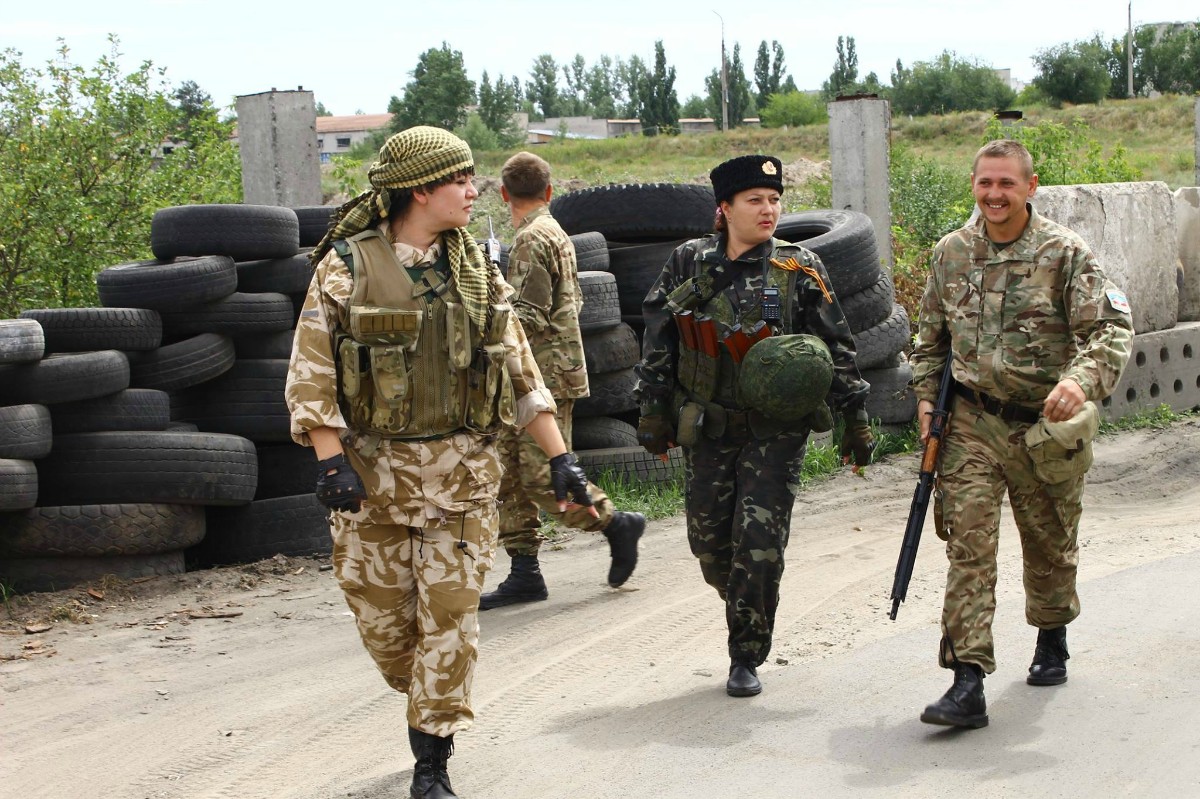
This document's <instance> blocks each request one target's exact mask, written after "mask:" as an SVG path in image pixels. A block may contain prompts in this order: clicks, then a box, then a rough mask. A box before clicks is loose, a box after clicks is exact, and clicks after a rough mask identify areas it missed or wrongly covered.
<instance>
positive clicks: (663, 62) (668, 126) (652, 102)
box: [638, 39, 679, 136]
mask: <svg viewBox="0 0 1200 799" xmlns="http://www.w3.org/2000/svg"><path fill="white" fill-rule="evenodd" d="M639 85H640V90H639V92H638V100H639V102H640V107H639V109H638V119H639V120H641V122H642V132H643V133H645V134H646V135H647V136H653V135H654V134H656V133H678V132H679V98H678V96H676V94H675V67H670V68H668V67H667V53H666V50H665V49H664V48H663V43H662V39H659V40H658V41H656V42H655V43H654V72H653V73H650V74H647V75H644V76H643V77H642V79H641V81H640V84H639Z"/></svg>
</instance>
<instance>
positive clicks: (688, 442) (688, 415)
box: [675, 402, 704, 449]
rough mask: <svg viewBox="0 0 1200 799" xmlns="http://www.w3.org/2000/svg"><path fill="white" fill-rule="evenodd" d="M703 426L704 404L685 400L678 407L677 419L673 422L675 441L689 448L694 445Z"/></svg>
mask: <svg viewBox="0 0 1200 799" xmlns="http://www.w3.org/2000/svg"><path fill="white" fill-rule="evenodd" d="M703 428H704V406H703V405H701V404H700V403H698V402H685V403H683V406H682V407H680V409H679V421H678V422H677V423H676V424H675V443H677V444H679V445H680V446H684V447H688V448H689V449H690V448H692V447H694V446H696V443H697V442H698V441H699V440H700V435H701V434H702V432H703Z"/></svg>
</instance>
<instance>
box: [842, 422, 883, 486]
mask: <svg viewBox="0 0 1200 799" xmlns="http://www.w3.org/2000/svg"><path fill="white" fill-rule="evenodd" d="M844 421H845V426H844V427H843V428H842V446H841V456H842V464H843V465H845V464H848V463H850V458H851V457H853V458H854V473H855V474H858V473H859V472H860V470H861V469H862V468H863V467H864V466H866V465H867V464H869V463H870V462H871V453H872V452H873V451H874V450H875V437H874V436H872V435H871V424H870V422H868V421H867V412H866V410H864V409H862V408H859V409H858V410H855V411H847V412H846V416H845V420H844Z"/></svg>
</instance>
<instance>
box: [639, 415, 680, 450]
mask: <svg viewBox="0 0 1200 799" xmlns="http://www.w3.org/2000/svg"><path fill="white" fill-rule="evenodd" d="M674 437H675V430H674V428H672V427H671V423H670V422H669V421H667V417H666V416H663V415H662V414H657V413H652V414H648V415H646V416H643V417H641V418H640V419H638V429H637V440H638V443H639V444H641V445H642V447H644V448H645V450H646V451H647V452H649V453H650V454H651V455H666V454H667V450H669V449H670V448H671V444H672V441H671V439H673V438H674Z"/></svg>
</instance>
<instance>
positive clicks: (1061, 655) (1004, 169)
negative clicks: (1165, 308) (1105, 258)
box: [911, 140, 1133, 727]
mask: <svg viewBox="0 0 1200 799" xmlns="http://www.w3.org/2000/svg"><path fill="white" fill-rule="evenodd" d="M971 183H972V188H973V191H974V194H975V202H976V204H977V205H978V207H979V218H978V219H977V220H974V221H972V222H968V223H967V224H966V225H965V226H963V227H962V228H960V229H959V230H957V231H955V232H953V233H950V234H949V235H947V236H945V237H944V238H943V239H942V240H941V241H940V242H938V244H937V246H936V247H935V248H934V252H933V263H932V267H931V269H930V273H929V281H928V283H927V284H926V287H925V294H924V297H923V298H922V300H921V314H920V327H919V331H918V334H917V341H916V346H915V349H914V351H913V354H912V357H911V360H912V364H913V385H914V387H915V389H916V393H917V397H918V405H917V417H918V419H919V420H920V427H921V439H922V441H924V440H925V439H926V438H927V437H928V434H929V422H930V416H929V413H930V412H931V411H932V410H933V399H934V397H935V396H936V395H937V390H938V384H939V381H940V379H941V374H942V371H943V370H944V369H952V370H953V372H952V374H953V377H954V380H955V381H956V384H957V385H956V386H955V391H956V393H957V397H956V398H955V400H954V403H953V405H952V407H951V415H950V422H949V432H948V433H947V434H946V436H945V438H944V439H943V442H942V445H941V450H942V451H941V467H940V469H939V473H938V491H937V494H935V496H936V497H937V499H936V500H935V501H936V505H935V508H934V512H935V518H936V519H937V522H938V534H939V536H941V537H942V538H943V539H945V541H946V556H947V558H948V559H949V561H950V569H949V573H948V575H947V578H946V596H945V604H944V606H943V609H942V640H941V645H940V648H939V651H938V662H939V663H940V664H941V666H942V667H943V668H947V669H953V670H954V682H953V684H952V685H951V687H950V689H949V690H948V691H947V692H946V694H945V696H943V697H942V698H941V699H939V700H938V701H937V702H934V703H933V704H931V705H929V706H928V707H927V708H925V711H924V713H922V714H921V721H924V722H926V723H928V724H942V725H951V726H959V727H983V726H986V725H987V723H988V716H987V704H986V702H985V700H984V696H983V676H984V675H985V674H991V673H992V672H993V671H994V670H995V668H996V661H995V653H994V650H993V643H992V631H991V628H992V618H993V616H994V615H995V610H996V551H997V547H998V544H999V526H1000V506H1001V502H1002V499H1003V496H1004V493H1005V491H1007V492H1008V497H1009V501H1010V505H1011V506H1012V512H1013V518H1014V520H1015V522H1016V525H1017V530H1018V531H1019V533H1020V536H1021V550H1022V553H1023V559H1024V585H1025V619H1026V621H1027V622H1028V623H1029V624H1030V625H1032V626H1034V627H1036V628H1038V635H1037V644H1036V646H1035V647H1034V655H1033V664H1032V665H1031V666H1030V667H1029V676H1028V677H1027V678H1026V682H1028V683H1029V684H1030V685H1059V684H1061V683H1063V682H1066V679H1067V666H1066V661H1067V658H1068V657H1070V655H1069V654H1068V652H1067V628H1066V625H1067V624H1068V623H1070V622H1071V621H1072V620H1074V619H1075V617H1077V616H1078V615H1079V595H1078V594H1077V593H1076V590H1075V578H1076V571H1077V569H1078V565H1079V543H1078V534H1079V518H1080V515H1081V513H1082V510H1083V485H1084V476H1085V474H1086V473H1087V470H1088V467H1089V466H1090V465H1091V463H1092V452H1091V440H1092V438H1093V437H1094V436H1095V434H1096V431H1097V429H1098V427H1099V414H1098V411H1097V409H1096V405H1095V403H1097V402H1099V401H1100V400H1102V399H1103V398H1105V397H1107V396H1108V395H1109V394H1110V393H1111V392H1112V390H1113V387H1114V386H1116V384H1117V381H1118V380H1119V379H1120V376H1121V370H1122V369H1124V367H1125V363H1126V361H1127V360H1128V359H1129V352H1130V345H1131V341H1132V337H1133V323H1132V320H1131V317H1130V313H1129V304H1128V302H1127V301H1126V299H1125V295H1124V294H1123V293H1122V292H1121V291H1120V290H1119V289H1118V288H1117V287H1116V286H1114V285H1113V284H1112V282H1110V281H1109V280H1108V279H1107V277H1105V274H1104V271H1103V270H1102V269H1101V268H1100V265H1099V264H1098V263H1097V262H1096V258H1095V257H1094V256H1093V255H1092V252H1091V250H1089V249H1088V247H1087V245H1086V244H1085V243H1084V242H1083V240H1082V239H1081V238H1080V237H1079V236H1078V235H1076V234H1075V233H1074V232H1073V231H1071V230H1069V229H1068V228H1065V227H1063V226H1062V225H1058V224H1055V223H1054V222H1051V221H1050V220H1048V219H1045V218H1044V217H1042V216H1040V215H1039V214H1038V213H1037V212H1036V211H1034V209H1033V206H1032V205H1031V204H1030V203H1029V200H1030V198H1031V197H1033V194H1034V192H1035V191H1036V190H1037V185H1038V178H1037V175H1036V174H1035V173H1034V171H1033V160H1032V158H1031V157H1030V155H1029V152H1028V151H1027V150H1026V149H1025V147H1024V146H1023V145H1021V144H1020V143H1019V142H1016V141H1012V140H998V141H993V142H990V143H988V144H986V145H984V146H983V147H982V148H981V149H980V150H979V152H978V153H977V154H976V156H975V162H974V165H973V167H972V172H971Z"/></svg>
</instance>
